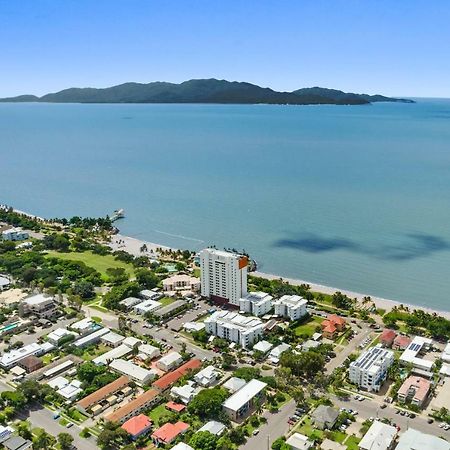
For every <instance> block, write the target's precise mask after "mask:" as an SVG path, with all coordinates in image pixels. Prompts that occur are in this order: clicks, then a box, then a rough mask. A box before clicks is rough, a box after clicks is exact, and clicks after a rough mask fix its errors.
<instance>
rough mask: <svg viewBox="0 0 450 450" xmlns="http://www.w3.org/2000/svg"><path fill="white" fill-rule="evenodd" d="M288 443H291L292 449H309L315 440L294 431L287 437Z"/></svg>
mask: <svg viewBox="0 0 450 450" xmlns="http://www.w3.org/2000/svg"><path fill="white" fill-rule="evenodd" d="M286 444H287V445H289V446H290V447H291V449H292V450H309V449H310V448H312V446H313V445H314V442H313V441H311V440H310V439H309V438H308V437H307V436H305V435H303V434H300V433H294V434H291V436H289V438H288V439H286Z"/></svg>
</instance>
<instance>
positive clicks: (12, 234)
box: [2, 228, 29, 241]
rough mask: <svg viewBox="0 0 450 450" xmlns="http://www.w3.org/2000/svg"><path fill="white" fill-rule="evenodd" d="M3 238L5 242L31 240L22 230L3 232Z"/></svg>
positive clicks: (12, 229) (11, 229)
mask: <svg viewBox="0 0 450 450" xmlns="http://www.w3.org/2000/svg"><path fill="white" fill-rule="evenodd" d="M2 238H3V240H4V241H24V240H25V239H28V238H29V235H28V232H27V231H23V230H22V228H10V229H9V230H4V231H2Z"/></svg>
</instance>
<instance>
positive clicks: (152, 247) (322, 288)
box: [2, 205, 450, 320]
mask: <svg viewBox="0 0 450 450" xmlns="http://www.w3.org/2000/svg"><path fill="white" fill-rule="evenodd" d="M2 206H3V205H2ZM13 210H14V211H15V212H17V213H19V214H23V215H25V216H29V217H31V218H35V219H38V220H43V221H45V219H43V218H41V217H39V216H36V215H34V214H31V213H28V212H25V211H20V210H17V209H15V208H13ZM108 245H109V246H110V247H111V248H112V249H113V250H114V251H116V250H124V251H126V252H128V253H130V254H131V255H133V256H149V257H151V256H155V257H157V256H158V253H157V249H158V248H160V249H163V250H175V251H176V250H178V249H176V248H171V247H169V246H167V245H162V244H157V243H155V242H150V241H145V240H143V239H139V238H135V237H132V236H126V235H123V234H120V233H118V234H115V235H111V242H110V243H109V244H108ZM143 245H146V246H147V252H141V250H140V249H141V247H142V246H143ZM249 275H253V276H257V277H261V278H266V279H268V280H279V279H282V280H283V281H285V282H288V283H289V284H292V285H294V286H298V285H301V284H308V285H309V286H311V291H313V292H321V293H323V294H330V295H332V294H334V293H335V292H337V291H339V292H342V293H343V294H345V295H347V296H348V297H350V298H356V299H357V300H358V301H361V300H362V299H363V297H370V299H371V300H372V302H373V303H374V304H375V306H376V307H377V308H381V309H385V310H386V311H390V310H392V309H393V308H394V307H395V306H397V307H398V306H400V305H403V306H405V307H407V308H409V309H410V310H414V309H419V310H422V311H425V312H427V313H429V314H437V315H439V316H442V317H445V318H446V319H448V320H450V311H441V310H437V309H433V308H428V307H426V306H420V305H414V304H411V303H405V302H400V301H398V300H391V299H387V298H383V297H376V296H373V295H370V294H362V293H360V292H354V291H350V290H347V289H339V288H334V287H332V286H326V285H323V284H318V283H314V282H311V281H307V280H300V279H298V278H290V277H286V276H282V275H274V274H271V273H265V272H259V271H255V272H250V273H249Z"/></svg>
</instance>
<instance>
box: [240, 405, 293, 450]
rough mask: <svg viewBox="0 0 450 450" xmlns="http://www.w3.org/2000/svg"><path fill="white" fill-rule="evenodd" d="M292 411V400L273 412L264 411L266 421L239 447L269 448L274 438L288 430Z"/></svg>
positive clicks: (244, 449)
mask: <svg viewBox="0 0 450 450" xmlns="http://www.w3.org/2000/svg"><path fill="white" fill-rule="evenodd" d="M294 413H295V402H294V400H290V401H289V402H288V403H286V404H285V405H284V406H283V407H282V408H281V409H280V411H278V412H277V413H275V414H272V413H270V412H269V411H264V413H263V416H264V417H265V418H266V419H267V423H265V424H263V425H261V426H260V428H259V433H258V434H257V435H256V436H250V437H249V438H248V440H247V442H246V443H245V444H244V445H243V446H241V448H242V449H243V450H266V449H270V447H271V446H272V443H273V442H274V441H275V440H276V439H278V438H279V437H280V436H284V435H285V434H286V433H287V432H288V431H289V429H290V425H289V424H288V423H287V421H288V419H289V417H290V416H292V415H293V414H294Z"/></svg>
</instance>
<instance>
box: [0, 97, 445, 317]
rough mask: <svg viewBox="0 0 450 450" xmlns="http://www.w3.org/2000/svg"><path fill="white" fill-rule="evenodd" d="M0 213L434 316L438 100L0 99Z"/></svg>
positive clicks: (439, 248)
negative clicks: (209, 253) (245, 265)
mask: <svg viewBox="0 0 450 450" xmlns="http://www.w3.org/2000/svg"><path fill="white" fill-rule="evenodd" d="M0 203H7V204H10V205H13V206H14V207H16V208H18V209H22V210H26V211H30V212H34V213H35V214H38V215H41V216H46V217H55V216H57V217H61V216H72V215H94V216H100V215H106V214H108V213H109V214H110V213H111V212H112V211H113V210H115V209H117V208H124V209H125V211H126V215H127V217H126V219H124V220H122V221H120V222H119V223H118V226H119V228H120V229H121V232H122V233H124V234H129V235H131V236H135V237H139V238H142V239H146V240H149V241H153V242H158V243H161V244H165V245H170V246H175V247H180V248H190V249H200V248H203V247H204V246H206V245H209V244H215V245H217V246H218V247H230V248H233V247H234V248H236V249H245V250H247V251H248V252H249V253H250V254H251V256H252V257H253V258H255V259H256V260H257V261H258V263H259V269H260V270H261V271H265V272H269V273H276V274H280V275H285V276H290V277H297V278H300V279H306V280H311V281H312V282H316V283H321V284H325V285H330V286H335V287H337V288H340V289H348V290H353V291H356V292H363V293H367V294H371V295H376V296H381V297H385V298H391V299H393V300H399V301H403V302H407V303H413V304H416V305H426V306H429V307H434V308H436V309H441V310H450V300H449V287H450V100H433V99H418V101H417V103H416V104H390V103H383V104H381V103H380V104H375V105H370V106H331V105H330V106H272V105H270V106H269V105H246V106H241V105H77V104H69V105H62V104H61V105H60V104H0Z"/></svg>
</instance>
